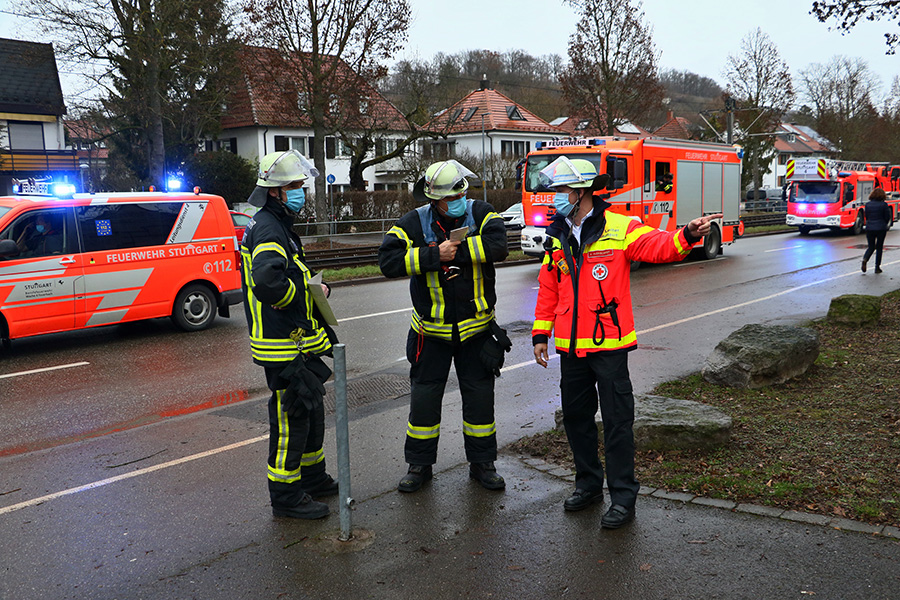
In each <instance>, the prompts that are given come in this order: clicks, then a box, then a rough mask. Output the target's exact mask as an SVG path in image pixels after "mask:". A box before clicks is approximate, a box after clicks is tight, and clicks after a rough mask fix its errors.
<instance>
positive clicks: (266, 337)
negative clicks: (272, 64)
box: [241, 150, 338, 519]
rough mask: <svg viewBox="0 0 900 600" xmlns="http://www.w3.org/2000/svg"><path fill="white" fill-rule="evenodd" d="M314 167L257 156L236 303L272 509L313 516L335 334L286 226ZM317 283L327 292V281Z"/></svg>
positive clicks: (321, 485)
mask: <svg viewBox="0 0 900 600" xmlns="http://www.w3.org/2000/svg"><path fill="white" fill-rule="evenodd" d="M317 175H318V171H317V170H316V169H315V167H313V166H312V165H311V164H310V162H309V161H308V160H307V159H306V157H304V156H303V155H302V154H300V153H299V152H297V151H296V150H290V151H287V152H273V153H271V154H267V155H265V156H264V157H263V158H262V160H261V161H260V163H259V179H258V180H257V182H256V185H257V187H256V189H255V190H254V191H253V193H252V194H251V195H250V198H249V200H248V201H249V202H250V204H252V205H254V206H258V207H259V211H258V212H257V213H256V214H255V215H254V216H253V219H252V220H251V221H250V223H248V224H247V229H246V232H245V233H244V239H243V240H242V241H241V259H242V260H241V262H242V265H241V267H242V269H241V276H242V277H241V278H242V284H243V286H242V287H243V291H244V310H245V312H246V315H247V324H248V325H249V327H250V352H251V355H252V357H253V361H254V362H255V363H256V364H258V365H262V366H263V367H265V371H266V383H267V384H268V387H269V389H270V390H272V395H271V397H270V399H269V458H268V485H269V497H270V500H271V502H272V513H273V514H274V515H275V516H283V517H294V518H299V519H318V518H321V517H325V516H327V515H328V513H329V509H328V505H327V504H324V503H322V502H318V501H316V500H314V499H313V498H314V497H322V496H329V495H334V494H337V492H338V487H337V483H336V482H335V480H334V479H333V478H332V477H331V476H330V475H329V474H328V473H326V472H325V454H324V451H323V442H324V439H325V409H324V405H323V402H322V400H323V397H324V393H325V388H324V387H323V385H322V384H323V383H324V382H325V380H327V379H328V377H329V376H330V375H331V369H329V368H328V366H327V365H326V364H325V362H324V361H323V360H322V358H321V357H322V356H326V355H327V356H330V355H331V347H332V344H333V343H336V341H337V338H336V337H335V335H334V332H333V331H332V330H331V328H330V327H329V326H328V325H327V323H325V321H324V319H323V318H322V315H321V314H320V313H319V311H318V309H316V307H315V304H314V303H313V302H312V301H311V300H310V297H309V294H310V291H309V280H310V278H311V277H313V276H314V275H315V273H314V272H313V271H312V270H311V269H310V268H309V267H308V266H307V265H306V264H305V262H304V257H303V246H302V244H301V242H300V238H299V237H298V236H297V234H295V233H294V231H293V229H292V226H293V223H294V216H295V215H296V214H297V212H298V211H299V210H300V209H301V208H303V205H304V204H305V202H306V193H305V191H304V189H303V186H304V185H305V183H306V180H307V179H308V178H309V177H316V176H317ZM324 291H325V292H326V294H327V292H328V289H327V286H325V288H324Z"/></svg>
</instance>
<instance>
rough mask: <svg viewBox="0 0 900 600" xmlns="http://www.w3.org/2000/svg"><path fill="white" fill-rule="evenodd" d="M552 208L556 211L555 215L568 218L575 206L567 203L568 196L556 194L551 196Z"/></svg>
mask: <svg viewBox="0 0 900 600" xmlns="http://www.w3.org/2000/svg"><path fill="white" fill-rule="evenodd" d="M553 208H555V209H556V212H557V213H559V214H561V215H562V216H564V217H568V216H569V214H570V213H571V212H572V209H573V208H575V205H574V204H571V203H570V202H569V194H566V193H565V192H557V194H556V195H555V196H553Z"/></svg>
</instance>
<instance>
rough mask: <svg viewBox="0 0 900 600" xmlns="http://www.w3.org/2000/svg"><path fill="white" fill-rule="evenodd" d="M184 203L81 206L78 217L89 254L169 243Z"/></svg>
mask: <svg viewBox="0 0 900 600" xmlns="http://www.w3.org/2000/svg"><path fill="white" fill-rule="evenodd" d="M181 207H182V203H181V202H154V203H146V204H95V205H93V206H79V207H77V208H76V217H77V219H78V224H79V226H80V228H81V239H82V242H83V243H84V250H85V252H101V251H105V250H118V249H121V248H137V247H140V246H161V245H162V244H165V243H166V240H167V239H168V237H169V232H171V231H172V227H173V226H174V225H175V220H176V219H177V218H178V213H179V212H180V211H181Z"/></svg>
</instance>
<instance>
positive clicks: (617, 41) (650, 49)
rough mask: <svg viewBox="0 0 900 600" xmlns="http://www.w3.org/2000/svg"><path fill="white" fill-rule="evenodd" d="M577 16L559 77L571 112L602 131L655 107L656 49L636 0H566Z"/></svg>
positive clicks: (659, 96)
mask: <svg viewBox="0 0 900 600" xmlns="http://www.w3.org/2000/svg"><path fill="white" fill-rule="evenodd" d="M568 1H569V3H570V4H571V5H573V6H574V7H575V8H576V9H577V10H578V12H579V13H580V15H581V18H580V20H579V22H578V24H577V25H576V29H575V33H574V34H572V36H571V37H570V38H569V61H570V64H569V66H568V67H567V68H566V69H565V70H564V71H563V73H562V75H561V77H560V82H561V83H562V87H563V94H564V96H565V98H566V101H567V103H568V105H569V108H570V110H571V113H572V114H579V115H585V116H587V117H588V118H590V119H591V121H592V125H594V126H596V127H598V128H599V129H600V130H601V131H602V132H603V134H605V135H612V134H613V132H614V131H615V128H616V127H617V126H618V125H621V124H623V123H625V122H629V121H635V122H637V121H640V120H641V119H642V118H643V117H644V116H645V115H647V114H648V113H649V112H650V111H652V110H653V109H655V108H656V107H658V106H659V103H660V102H661V101H662V98H663V95H664V93H665V92H664V89H663V87H662V85H660V83H659V77H658V73H657V63H658V62H659V53H658V52H657V51H656V47H655V45H654V44H653V36H652V30H651V28H650V26H649V25H647V24H645V23H644V13H643V11H642V10H641V6H642V5H641V2H640V1H639V0H637V1H635V0H568Z"/></svg>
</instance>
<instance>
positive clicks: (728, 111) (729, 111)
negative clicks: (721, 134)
mask: <svg viewBox="0 0 900 600" xmlns="http://www.w3.org/2000/svg"><path fill="white" fill-rule="evenodd" d="M735 110H737V101H736V100H735V99H734V98H732V97H731V96H725V115H726V117H725V121H726V123H727V131H726V135H725V140H726V143H727V144H728V145H729V146H731V145H732V144H733V143H734V111H735Z"/></svg>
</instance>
